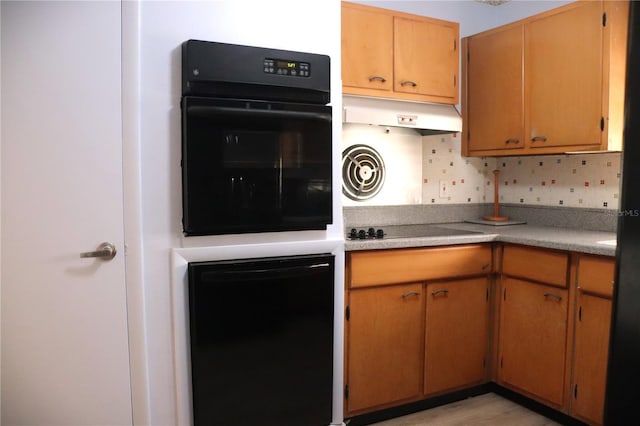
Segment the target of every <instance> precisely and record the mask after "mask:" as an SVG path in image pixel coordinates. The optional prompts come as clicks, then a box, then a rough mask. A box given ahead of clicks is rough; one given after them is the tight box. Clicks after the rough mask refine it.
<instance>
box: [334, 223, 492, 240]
mask: <svg viewBox="0 0 640 426" xmlns="http://www.w3.org/2000/svg"><path fill="white" fill-rule="evenodd" d="M481 233H482V232H476V231H465V230H461V229H451V228H445V227H442V226H437V225H387V226H367V227H355V228H348V229H347V232H346V234H347V239H348V240H379V239H388V238H421V237H452V236H456V235H473V234H481Z"/></svg>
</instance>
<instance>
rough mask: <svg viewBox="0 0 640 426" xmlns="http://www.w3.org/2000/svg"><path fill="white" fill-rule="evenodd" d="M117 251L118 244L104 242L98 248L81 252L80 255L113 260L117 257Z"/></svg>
mask: <svg viewBox="0 0 640 426" xmlns="http://www.w3.org/2000/svg"><path fill="white" fill-rule="evenodd" d="M116 253H117V250H116V246H114V245H113V244H111V243H102V244H100V245H99V246H98V250H96V251H87V252H84V253H80V257H82V258H84V257H97V258H99V259H102V260H111V259H113V258H114V257H116Z"/></svg>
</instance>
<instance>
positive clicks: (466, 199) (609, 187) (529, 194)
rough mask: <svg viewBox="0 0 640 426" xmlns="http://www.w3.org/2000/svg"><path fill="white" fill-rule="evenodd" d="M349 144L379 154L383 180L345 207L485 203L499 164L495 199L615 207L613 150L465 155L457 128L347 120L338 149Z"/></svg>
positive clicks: (616, 176)
mask: <svg viewBox="0 0 640 426" xmlns="http://www.w3.org/2000/svg"><path fill="white" fill-rule="evenodd" d="M356 143H362V144H368V145H370V146H372V147H374V148H375V149H376V150H377V151H378V152H379V153H380V155H381V156H382V157H383V159H384V160H385V167H386V180H385V183H384V188H383V190H381V191H380V193H379V195H376V196H375V197H373V198H371V199H369V200H366V201H354V200H350V199H348V198H347V197H345V196H343V203H344V205H345V206H383V205H407V204H434V205H437V204H481V203H492V202H493V194H494V186H493V179H494V174H493V171H494V170H499V171H500V174H499V182H500V185H499V191H500V202H501V203H505V204H521V205H531V206H555V207H563V206H566V207H577V208H596V209H609V210H617V209H618V208H619V193H620V174H621V173H620V165H621V155H620V153H599V154H571V155H548V156H533V157H500V158H470V157H469V158H467V157H462V156H461V152H460V135H459V134H447V135H432V136H419V135H417V133H415V132H412V131H411V130H406V129H397V128H392V129H386V130H385V129H384V128H381V127H377V126H366V125H346V126H345V129H344V130H343V149H345V148H346V147H348V146H351V145H353V144H356ZM442 186H443V187H444V193H442V191H441V187H442Z"/></svg>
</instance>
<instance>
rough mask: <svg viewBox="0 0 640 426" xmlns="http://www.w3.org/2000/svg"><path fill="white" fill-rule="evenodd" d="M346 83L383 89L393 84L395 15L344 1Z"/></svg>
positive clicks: (389, 87)
mask: <svg viewBox="0 0 640 426" xmlns="http://www.w3.org/2000/svg"><path fill="white" fill-rule="evenodd" d="M342 84H343V86H345V93H348V92H349V89H348V88H349V87H356V88H364V89H371V90H372V91H373V92H372V94H373V95H375V94H376V93H375V92H376V91H380V92H382V93H380V94H379V96H384V92H385V91H390V90H391V89H392V88H393V17H392V16H391V15H389V14H386V13H378V12H375V11H374V10H368V9H366V8H362V7H358V6H354V5H349V4H345V3H343V4H342Z"/></svg>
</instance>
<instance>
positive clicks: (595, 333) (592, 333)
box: [571, 293, 611, 424]
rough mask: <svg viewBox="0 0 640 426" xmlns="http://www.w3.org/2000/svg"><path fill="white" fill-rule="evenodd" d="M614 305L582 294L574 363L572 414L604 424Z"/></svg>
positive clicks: (579, 298)
mask: <svg viewBox="0 0 640 426" xmlns="http://www.w3.org/2000/svg"><path fill="white" fill-rule="evenodd" d="M610 327H611V301H610V300H609V299H606V298H603V297H597V296H593V295H590V294H585V293H580V294H579V296H578V318H577V322H576V335H575V347H574V359H573V393H572V398H573V401H572V402H571V413H572V414H573V415H574V416H578V417H580V418H582V419H585V420H587V421H589V422H590V423H594V424H602V420H603V414H604V395H605V388H606V380H607V359H608V355H609V328H610Z"/></svg>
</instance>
